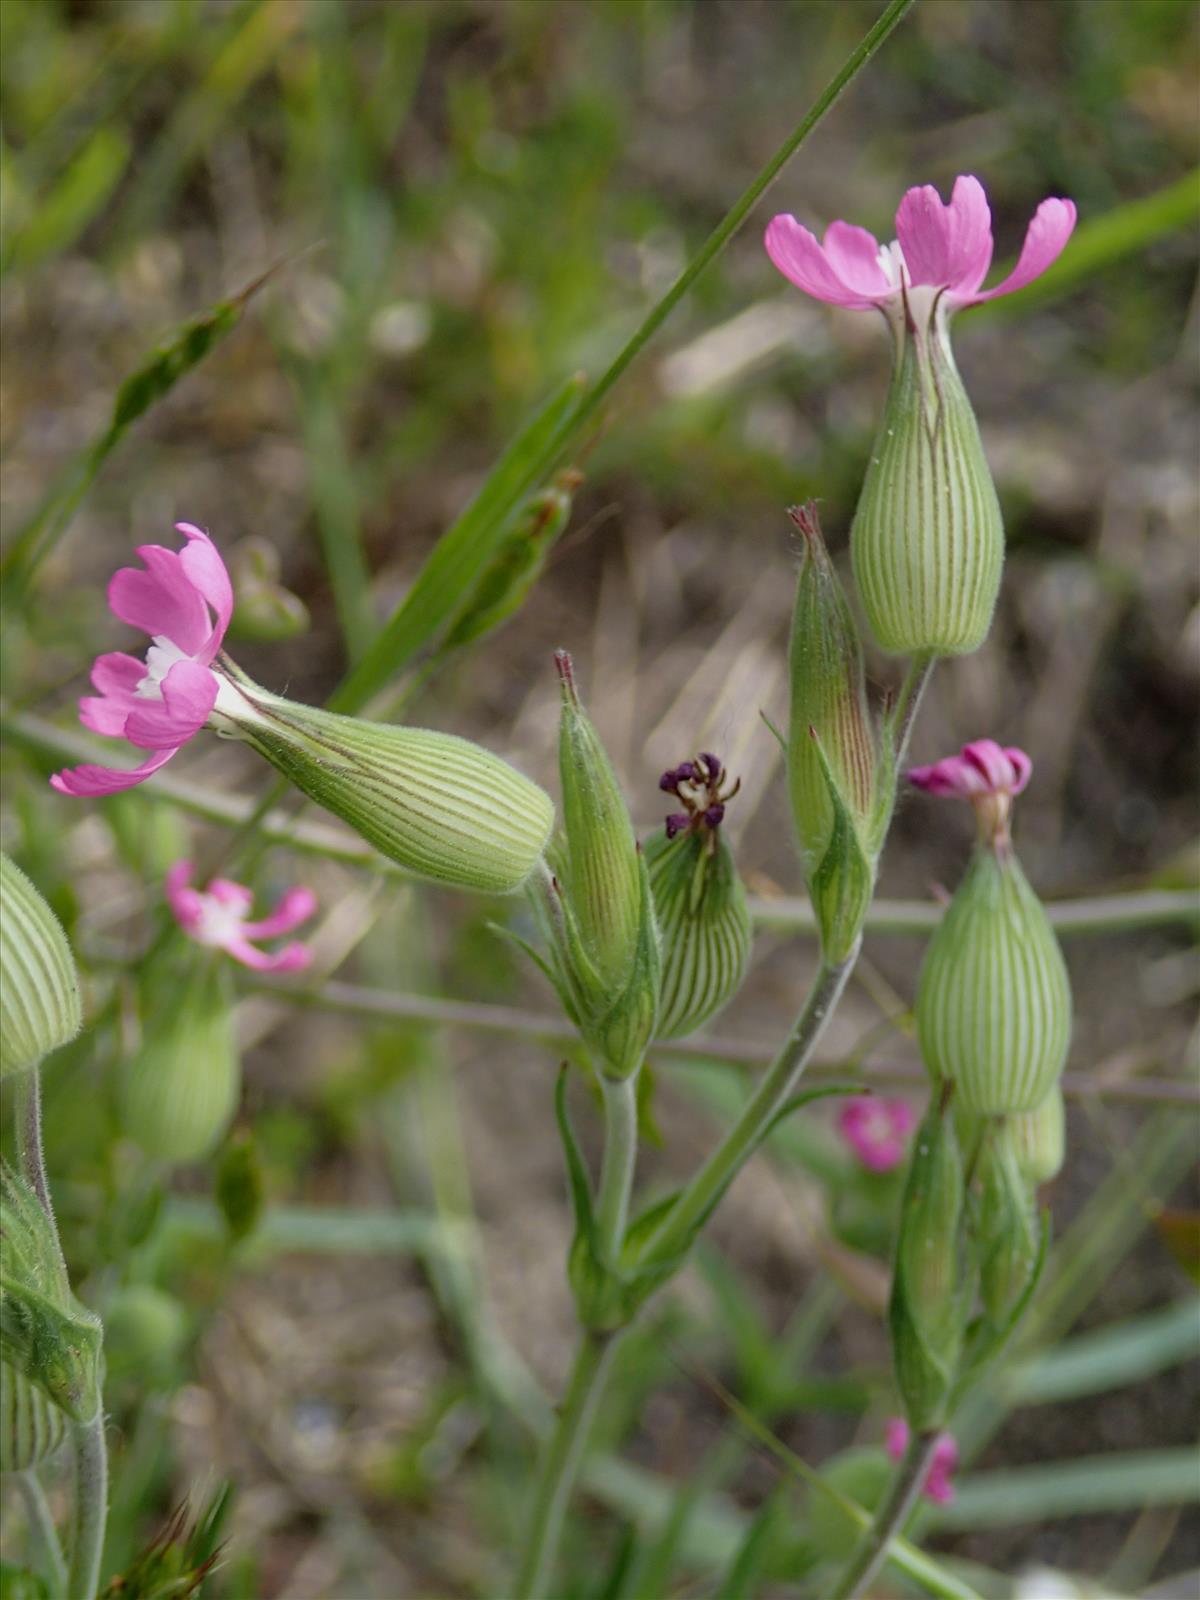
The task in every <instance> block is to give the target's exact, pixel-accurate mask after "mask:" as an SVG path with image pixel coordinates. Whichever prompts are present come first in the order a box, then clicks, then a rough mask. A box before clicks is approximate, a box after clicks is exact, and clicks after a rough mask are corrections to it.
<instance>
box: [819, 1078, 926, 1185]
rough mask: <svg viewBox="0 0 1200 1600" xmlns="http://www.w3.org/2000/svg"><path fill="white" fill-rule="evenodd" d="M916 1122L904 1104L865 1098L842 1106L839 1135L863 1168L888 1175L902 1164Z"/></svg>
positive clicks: (901, 1101) (905, 1102) (839, 1118)
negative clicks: (905, 1148)
mask: <svg viewBox="0 0 1200 1600" xmlns="http://www.w3.org/2000/svg"><path fill="white" fill-rule="evenodd" d="M916 1120H917V1118H916V1113H915V1112H914V1111H913V1108H912V1107H911V1106H910V1105H909V1104H908V1102H907V1100H881V1099H877V1098H876V1097H875V1096H874V1095H870V1094H865V1095H859V1096H856V1098H855V1099H853V1100H847V1101H846V1103H845V1104H844V1105H843V1106H842V1109H841V1111H840V1112H839V1113H838V1131H839V1133H840V1134H841V1136H842V1138H843V1139H844V1140H845V1141H846V1143H847V1144H848V1145H849V1146H850V1148H851V1150H853V1151H854V1154H855V1155H856V1156H857V1157H858V1159H859V1160H860V1161H861V1162H862V1164H863V1166H864V1167H869V1168H870V1169H871V1171H872V1172H890V1171H891V1170H892V1168H893V1167H898V1166H899V1165H900V1163H901V1162H902V1161H903V1160H904V1146H905V1140H906V1139H907V1138H908V1135H909V1134H910V1133H911V1132H912V1130H913V1128H914V1126H915V1125H916Z"/></svg>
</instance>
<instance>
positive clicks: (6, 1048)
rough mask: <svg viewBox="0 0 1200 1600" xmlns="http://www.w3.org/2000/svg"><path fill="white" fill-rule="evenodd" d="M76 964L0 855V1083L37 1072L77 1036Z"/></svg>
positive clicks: (33, 894)
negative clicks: (46, 1059) (42, 1062)
mask: <svg viewBox="0 0 1200 1600" xmlns="http://www.w3.org/2000/svg"><path fill="white" fill-rule="evenodd" d="M80 1020H81V1010H80V1003H79V979H78V977H77V976H76V972H75V958H74V957H73V956H72V954H71V947H70V945H69V944H68V943H67V936H66V934H65V933H64V932H63V931H62V927H61V925H60V923H59V921H58V918H57V917H56V916H55V915H54V913H53V911H51V909H50V907H49V906H48V905H47V904H46V902H45V901H44V900H43V899H42V897H41V895H40V894H39V893H38V892H37V890H36V889H35V888H34V886H33V885H32V883H30V881H29V879H28V878H27V877H26V876H25V874H24V873H23V872H22V871H21V869H20V867H18V866H17V865H16V864H15V863H14V862H12V861H10V860H9V858H8V857H7V856H6V855H3V854H0V1078H7V1077H8V1076H9V1075H10V1074H12V1073H16V1072H25V1071H27V1070H28V1069H29V1068H30V1067H36V1066H37V1064H38V1062H39V1061H40V1060H41V1059H42V1057H43V1056H47V1055H49V1054H50V1052H51V1051H52V1050H57V1049H58V1048H59V1046H60V1045H64V1044H66V1043H67V1042H68V1041H69V1040H71V1039H73V1038H74V1037H75V1035H76V1034H77V1033H78V1032H79V1028H80Z"/></svg>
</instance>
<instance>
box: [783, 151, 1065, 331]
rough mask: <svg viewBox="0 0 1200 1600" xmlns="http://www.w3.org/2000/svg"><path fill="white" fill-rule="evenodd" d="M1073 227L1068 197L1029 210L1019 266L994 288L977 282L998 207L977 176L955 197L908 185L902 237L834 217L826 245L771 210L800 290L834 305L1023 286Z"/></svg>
mask: <svg viewBox="0 0 1200 1600" xmlns="http://www.w3.org/2000/svg"><path fill="white" fill-rule="evenodd" d="M1074 227H1075V206H1074V203H1073V202H1072V201H1070V200H1043V201H1042V203H1041V205H1040V206H1039V207H1038V208H1037V210H1036V211H1035V212H1034V214H1033V220H1032V222H1030V224H1029V228H1028V230H1027V232H1026V234H1025V243H1024V245H1023V246H1022V248H1021V254H1020V258H1019V259H1018V261H1017V264H1016V266H1015V267H1014V268H1013V270H1012V271H1011V272H1010V273H1009V275H1008V277H1007V278H1005V279H1004V280H1003V281H1002V282H1001V283H998V284H996V285H995V287H994V288H991V289H983V288H981V287H980V285H981V284H982V283H983V280H984V278H985V277H986V276H987V270H988V267H989V266H990V265H991V261H992V214H991V211H990V210H989V208H988V203H987V196H986V195H985V194H984V191H983V185H982V184H981V183H980V181H979V179H978V178H972V177H960V178H956V179H955V180H954V192H953V194H952V196H951V199H950V203H949V205H943V203H942V199H941V196H940V195H939V194H938V192H937V190H936V189H935V188H933V186H932V185H931V184H926V185H925V186H924V187H922V188H918V189H910V190H909V191H908V193H907V194H906V195H905V196H904V199H903V200H901V202H900V206H899V209H898V210H897V212H896V240H895V242H894V243H892V244H890V245H884V246H881V245H880V244H879V242H878V240H877V239H876V238H875V236H874V235H873V234H871V233H868V232H867V230H866V229H865V228H858V227H855V226H853V225H852V224H851V223H849V222H831V223H830V224H829V227H828V228H827V229H826V230H825V242H824V244H820V243H818V241H817V239H816V237H815V236H814V235H813V234H811V233H810V232H809V230H808V229H807V228H805V227H802V226H801V225H800V223H798V222H797V221H796V219H795V217H792V216H787V215H782V216H777V217H772V219H771V221H770V222H769V223H768V224H767V235H766V245H767V254H768V255H769V256H770V258H771V260H772V261H773V262H774V263H775V265H776V266H777V267H778V268H779V270H780V272H782V273H783V275H784V277H785V278H790V279H791V281H792V282H793V283H794V284H795V285H796V286H797V288H800V289H803V290H804V292H805V293H806V294H811V295H812V296H813V297H814V298H815V299H817V300H824V301H825V302H826V303H827V304H829V305H835V306H847V307H849V308H850V309H851V310H854V311H866V310H869V309H870V308H872V307H874V306H878V307H879V308H880V310H885V311H886V310H888V309H889V308H890V307H892V306H894V305H898V304H900V303H902V301H903V300H904V298H905V296H906V295H907V297H908V299H909V301H910V302H911V300H912V299H913V298H914V297H913V291H914V290H920V289H927V290H930V291H932V294H931V295H930V296H928V297H927V298H939V299H944V301H945V304H946V308H947V309H948V310H951V311H956V310H958V309H959V308H961V307H962V306H972V305H978V304H979V302H980V301H982V300H993V299H995V297H996V296H997V295H1002V294H1012V293H1013V291H1014V290H1015V289H1023V288H1024V287H1025V285H1026V284H1028V283H1032V282H1033V280H1034V279H1035V278H1038V277H1040V276H1041V275H1042V273H1043V272H1045V270H1046V268H1047V267H1048V266H1049V265H1050V263H1051V262H1052V261H1054V260H1056V259H1057V258H1058V256H1059V255H1061V253H1062V250H1063V247H1064V246H1065V244H1066V242H1067V240H1068V239H1069V238H1070V237H1071V232H1072V230H1073V228H1074Z"/></svg>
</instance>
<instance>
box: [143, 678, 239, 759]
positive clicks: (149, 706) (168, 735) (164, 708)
mask: <svg viewBox="0 0 1200 1600" xmlns="http://www.w3.org/2000/svg"><path fill="white" fill-rule="evenodd" d="M216 701H217V679H216V675H215V673H213V672H211V671H210V670H209V668H208V667H202V666H201V665H200V664H199V662H196V661H177V662H176V663H175V665H174V666H173V667H172V668H171V670H170V672H168V673H167V675H166V677H165V678H164V679H163V681H162V702H161V704H160V703H158V702H156V701H153V700H147V701H144V702H143V704H144V705H145V710H144V711H142V710H139V711H135V712H133V713H132V714H131V715H130V717H129V719H128V721H127V722H126V724H125V737H126V738H127V739H128V740H129V742H130V743H131V744H136V745H138V746H140V747H141V748H142V749H143V750H162V749H164V748H165V747H166V746H168V745H170V746H171V747H172V748H173V749H176V750H177V749H178V748H179V746H180V745H181V744H186V743H187V741H188V740H189V739H191V738H193V737H194V736H195V735H196V734H197V733H199V732H200V729H201V728H202V727H203V726H204V724H205V723H206V722H207V721H208V714H209V712H210V711H211V710H212V708H213V706H214V705H215V704H216Z"/></svg>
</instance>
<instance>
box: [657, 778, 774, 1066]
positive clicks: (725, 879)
mask: <svg viewBox="0 0 1200 1600" xmlns="http://www.w3.org/2000/svg"><path fill="white" fill-rule="evenodd" d="M711 759H712V762H713V766H712V767H711V768H710V767H709V766H708V764H707V759H705V758H702V760H705V767H704V772H705V777H704V778H703V779H698V778H695V777H689V778H688V779H687V780H686V782H685V783H684V782H683V781H682V780H681V783H682V784H683V786H682V787H677V788H676V791H675V792H676V793H678V794H680V798H681V799H683V800H684V802H685V803H686V804H688V805H690V806H691V808H692V809H691V811H690V812H689V813H679V814H676V815H672V816H670V817H668V818H667V825H666V828H665V830H662V831H660V832H658V833H655V834H653V835H651V837H650V838H649V839H647V840H646V842H645V845H644V849H645V855H646V865H647V868H648V870H649V873H650V889H651V892H652V894H653V896H654V911H655V916H656V918H657V921H658V927H659V932H660V934H661V936H662V987H661V993H660V997H659V1010H658V1024H657V1027H656V1029H655V1033H656V1036H657V1037H658V1038H660V1039H674V1038H678V1037H681V1036H682V1035H684V1034H688V1033H693V1032H694V1031H695V1030H696V1029H697V1028H698V1027H699V1026H700V1025H701V1023H703V1022H706V1021H707V1020H708V1018H709V1017H711V1016H712V1015H713V1014H714V1012H716V1011H719V1010H720V1009H721V1007H722V1006H723V1005H725V1004H726V1002H727V1001H729V1000H731V999H732V998H733V996H734V995H735V994H736V993H737V991H738V989H739V988H740V987H741V982H742V979H743V977H744V976H745V972H746V963H747V961H748V960H749V957H750V945H751V927H750V911H749V907H748V906H747V904H746V891H745V889H744V888H743V886H742V880H741V878H740V877H739V876H738V870H737V866H736V864H735V862H734V859H733V852H732V850H731V849H730V847H729V841H728V840H727V839H726V837H725V834H724V832H723V831H722V829H721V822H722V821H723V819H724V816H725V804H724V801H723V800H717V799H715V798H714V796H715V794H717V793H718V792H720V789H721V785H722V783H723V780H724V778H725V773H724V769H723V768H722V767H721V764H720V762H719V761H717V760H716V758H715V757H713V758H711ZM685 765H686V766H688V767H689V768H692V770H693V772H694V771H695V768H694V767H693V764H692V763H690V762H687V763H685ZM664 776H665V777H670V776H671V774H669V773H668V774H665V775H664ZM726 798H728V796H726ZM672 824H676V826H674V827H673V826H672ZM681 835H682V836H681Z"/></svg>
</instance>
